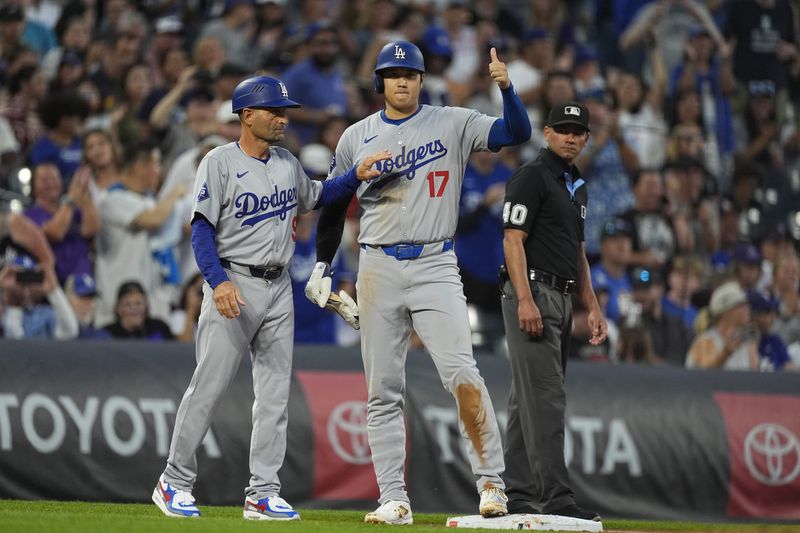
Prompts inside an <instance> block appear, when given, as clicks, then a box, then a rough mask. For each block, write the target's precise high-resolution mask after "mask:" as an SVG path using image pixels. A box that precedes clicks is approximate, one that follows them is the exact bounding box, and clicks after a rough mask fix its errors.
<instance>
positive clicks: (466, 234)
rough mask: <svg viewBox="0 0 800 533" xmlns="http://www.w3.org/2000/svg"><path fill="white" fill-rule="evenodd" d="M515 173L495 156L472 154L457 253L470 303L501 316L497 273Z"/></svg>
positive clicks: (465, 178)
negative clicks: (507, 199) (509, 188)
mask: <svg viewBox="0 0 800 533" xmlns="http://www.w3.org/2000/svg"><path fill="white" fill-rule="evenodd" d="M512 172H513V171H512V170H511V169H510V168H508V167H507V166H505V165H504V164H503V163H502V162H500V158H499V157H498V155H497V154H495V153H493V152H477V153H475V154H473V155H472V156H471V157H470V159H469V163H468V164H467V169H466V171H465V172H464V184H463V185H462V187H461V201H460V205H459V214H458V228H457V229H456V252H457V254H456V255H457V256H458V267H459V269H460V270H461V281H462V282H463V283H464V295H465V296H466V298H467V302H470V303H474V304H475V305H477V306H479V307H481V308H482V309H484V310H486V311H491V312H496V313H500V312H501V309H500V298H498V293H497V272H498V268H499V267H500V265H502V264H503V219H502V215H503V198H504V196H505V187H506V182H507V181H508V178H509V177H510V176H511V174H512Z"/></svg>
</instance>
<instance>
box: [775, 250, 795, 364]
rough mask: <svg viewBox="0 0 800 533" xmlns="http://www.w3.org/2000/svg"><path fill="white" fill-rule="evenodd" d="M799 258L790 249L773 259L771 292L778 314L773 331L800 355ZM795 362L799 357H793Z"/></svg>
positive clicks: (790, 349)
mask: <svg viewBox="0 0 800 533" xmlns="http://www.w3.org/2000/svg"><path fill="white" fill-rule="evenodd" d="M798 287H800V258H798V256H797V253H796V252H794V251H792V252H789V253H785V254H783V255H780V256H778V258H777V259H776V260H775V276H774V279H773V282H772V294H773V296H774V297H775V298H776V300H777V301H778V309H777V311H778V315H777V317H776V319H775V325H774V326H773V331H774V332H775V333H776V334H777V335H778V336H779V337H780V338H781V339H782V340H783V342H785V343H786V345H787V346H788V347H789V351H790V353H792V354H797V355H800V293H798ZM795 361H796V362H800V359H798V358H797V357H795Z"/></svg>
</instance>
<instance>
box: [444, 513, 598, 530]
mask: <svg viewBox="0 0 800 533" xmlns="http://www.w3.org/2000/svg"><path fill="white" fill-rule="evenodd" d="M446 525H447V527H475V528H483V529H522V530H532V529H535V530H539V531H590V532H592V533H595V532H599V531H603V523H602V522H595V521H593V520H581V519H580V518H571V517H569V516H556V515H551V514H510V515H507V516H500V517H497V518H484V517H482V516H481V515H470V516H452V517H450V518H448V519H447V524H446Z"/></svg>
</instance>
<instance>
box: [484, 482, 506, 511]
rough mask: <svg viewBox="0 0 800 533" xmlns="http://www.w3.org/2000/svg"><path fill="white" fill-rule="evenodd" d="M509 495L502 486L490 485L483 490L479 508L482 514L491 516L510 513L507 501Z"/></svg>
mask: <svg viewBox="0 0 800 533" xmlns="http://www.w3.org/2000/svg"><path fill="white" fill-rule="evenodd" d="M507 501H508V496H506V493H505V492H503V489H501V488H500V487H489V488H487V489H483V490H482V491H481V504H480V506H479V507H478V509H479V510H480V512H481V516H483V517H484V518H491V517H493V516H505V515H507V514H508V507H507V506H506V502H507Z"/></svg>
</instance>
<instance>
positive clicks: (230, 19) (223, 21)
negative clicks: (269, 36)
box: [200, 0, 259, 70]
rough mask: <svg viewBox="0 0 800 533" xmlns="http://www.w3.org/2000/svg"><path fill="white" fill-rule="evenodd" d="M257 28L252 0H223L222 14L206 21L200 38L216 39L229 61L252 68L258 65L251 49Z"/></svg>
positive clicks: (255, 55) (255, 54)
mask: <svg viewBox="0 0 800 533" xmlns="http://www.w3.org/2000/svg"><path fill="white" fill-rule="evenodd" d="M257 29H258V28H257V25H256V10H255V6H254V4H253V0H225V8H224V11H223V13H222V16H221V17H219V18H216V19H213V20H210V21H209V22H207V23H206V24H205V26H203V29H202V31H201V32H200V38H201V39H202V38H205V37H214V38H216V39H218V40H219V42H220V44H221V45H222V48H223V49H224V50H225V55H226V57H227V60H228V61H229V62H231V63H235V64H237V65H239V66H241V67H243V68H246V69H248V70H254V69H256V68H257V67H258V66H259V65H257V64H256V63H255V59H256V58H257V57H258V54H257V53H254V50H253V39H254V38H255V35H256V30H257Z"/></svg>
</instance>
